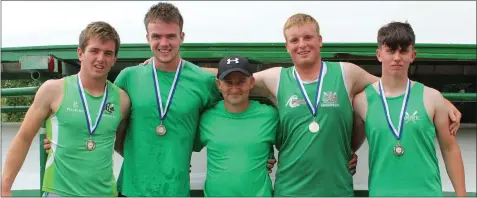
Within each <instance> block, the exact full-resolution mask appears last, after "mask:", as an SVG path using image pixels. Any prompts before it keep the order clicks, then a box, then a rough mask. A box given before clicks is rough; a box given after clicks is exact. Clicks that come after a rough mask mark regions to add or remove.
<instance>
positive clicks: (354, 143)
mask: <svg viewBox="0 0 477 198" xmlns="http://www.w3.org/2000/svg"><path fill="white" fill-rule="evenodd" d="M353 108H354V123H353V135H352V138H351V139H352V140H351V149H352V150H353V152H356V151H358V149H359V148H360V147H361V145H362V144H363V142H364V140H365V139H366V134H365V129H364V120H365V119H366V112H367V109H368V101H367V100H366V93H365V92H364V91H363V92H361V93H359V94H357V95H356V96H355V97H354V99H353Z"/></svg>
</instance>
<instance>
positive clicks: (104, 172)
mask: <svg viewBox="0 0 477 198" xmlns="http://www.w3.org/2000/svg"><path fill="white" fill-rule="evenodd" d="M64 81H65V82H64V85H65V86H64V93H63V100H62V102H61V104H60V106H59V108H58V111H57V112H56V113H55V114H54V115H52V116H51V117H49V118H48V119H47V120H46V136H47V138H48V139H49V140H50V141H51V142H52V145H51V149H50V151H49V153H48V158H47V162H46V168H45V176H44V180H43V187H42V190H43V191H45V192H50V193H55V194H58V195H60V196H116V195H117V192H116V182H115V178H114V175H113V152H114V141H115V137H116V130H117V128H118V125H119V123H120V121H121V111H120V101H119V100H120V95H119V88H118V87H117V86H116V85H114V84H112V83H111V82H109V81H108V82H107V83H108V98H107V101H106V105H105V108H104V109H103V115H102V118H101V120H100V122H99V125H98V127H97V129H96V131H95V133H94V135H93V136H92V139H93V141H94V142H95V143H96V148H95V149H94V150H93V151H89V150H87V149H86V148H85V144H86V142H87V140H89V131H88V126H87V123H86V116H85V112H84V108H83V104H82V102H81V95H80V93H79V90H78V83H77V75H72V76H68V77H65V79H64ZM85 97H86V99H87V102H88V106H89V111H90V114H91V120H92V122H93V123H94V122H95V121H96V118H97V116H98V111H99V108H100V105H101V101H102V99H103V95H101V96H98V97H94V96H91V95H90V94H88V93H87V92H86V90H85Z"/></svg>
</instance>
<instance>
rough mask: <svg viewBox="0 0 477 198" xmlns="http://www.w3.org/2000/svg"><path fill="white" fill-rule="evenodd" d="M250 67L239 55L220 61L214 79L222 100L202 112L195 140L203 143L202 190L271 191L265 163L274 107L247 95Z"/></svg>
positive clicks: (233, 193) (274, 121)
mask: <svg viewBox="0 0 477 198" xmlns="http://www.w3.org/2000/svg"><path fill="white" fill-rule="evenodd" d="M253 70H254V69H253V68H252V67H251V65H250V63H249V61H248V60H247V59H246V58H244V57H241V56H230V57H226V58H223V59H222V60H221V61H220V63H219V68H218V73H217V80H216V82H217V86H218V88H219V90H220V91H221V92H222V96H223V97H224V100H221V101H219V102H218V103H217V104H216V105H215V106H214V107H212V108H210V109H208V110H206V111H205V112H204V113H203V114H202V115H201V119H200V123H199V132H200V135H199V136H196V137H198V139H196V144H195V146H196V148H195V151H200V150H201V149H202V148H203V147H204V146H206V147H207V177H206V181H205V185H204V195H205V196H260V197H264V196H267V197H269V196H272V182H271V179H270V176H269V175H268V169H267V167H266V166H264V163H265V162H266V161H267V159H269V157H270V156H273V144H274V142H275V135H276V130H277V127H278V111H277V110H276V109H275V108H273V107H272V106H268V105H265V104H260V103H259V102H258V101H253V100H249V94H250V90H251V89H252V88H253V86H254V82H255V79H254V77H253V76H252V73H253Z"/></svg>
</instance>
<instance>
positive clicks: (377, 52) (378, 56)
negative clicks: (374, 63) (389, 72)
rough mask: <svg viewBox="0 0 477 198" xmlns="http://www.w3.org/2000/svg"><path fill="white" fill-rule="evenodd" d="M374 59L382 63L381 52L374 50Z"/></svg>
mask: <svg viewBox="0 0 477 198" xmlns="http://www.w3.org/2000/svg"><path fill="white" fill-rule="evenodd" d="M376 58H378V61H379V62H382V61H381V50H379V48H378V49H377V50H376Z"/></svg>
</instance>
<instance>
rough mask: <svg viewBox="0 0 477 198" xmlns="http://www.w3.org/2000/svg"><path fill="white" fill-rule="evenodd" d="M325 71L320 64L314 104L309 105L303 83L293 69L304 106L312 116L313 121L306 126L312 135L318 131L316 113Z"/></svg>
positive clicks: (308, 98) (323, 66) (309, 101)
mask: <svg viewBox="0 0 477 198" xmlns="http://www.w3.org/2000/svg"><path fill="white" fill-rule="evenodd" d="M324 69H325V65H324V64H321V70H320V76H319V81H318V82H317V83H318V84H317V91H316V95H315V98H316V101H315V103H314V104H312V103H311V100H310V97H308V94H307V93H306V89H305V87H304V86H303V82H302V80H301V78H300V75H299V74H298V72H296V69H295V68H293V77H294V78H295V81H296V82H297V83H298V87H299V88H300V91H301V94H302V95H303V97H304V98H305V101H306V105H307V106H308V109H309V110H310V112H311V114H312V116H313V121H312V122H311V123H310V125H308V129H309V130H310V132H312V133H316V132H318V131H319V130H320V125H319V124H318V122H316V120H315V119H316V113H317V112H318V106H319V103H320V97H321V88H322V86H323V70H324Z"/></svg>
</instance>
